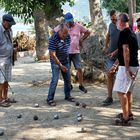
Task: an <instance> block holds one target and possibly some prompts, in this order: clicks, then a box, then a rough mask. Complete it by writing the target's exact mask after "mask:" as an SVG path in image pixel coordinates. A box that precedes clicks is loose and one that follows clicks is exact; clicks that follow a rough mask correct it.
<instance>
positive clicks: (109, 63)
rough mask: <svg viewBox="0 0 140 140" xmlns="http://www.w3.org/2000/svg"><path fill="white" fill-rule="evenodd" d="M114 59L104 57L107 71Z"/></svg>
mask: <svg viewBox="0 0 140 140" xmlns="http://www.w3.org/2000/svg"><path fill="white" fill-rule="evenodd" d="M115 61H116V60H113V59H109V58H107V59H106V65H105V66H106V70H107V71H108V70H109V69H110V68H111V67H112V66H113V64H114V63H115Z"/></svg>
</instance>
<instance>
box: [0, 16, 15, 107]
mask: <svg viewBox="0 0 140 140" xmlns="http://www.w3.org/2000/svg"><path fill="white" fill-rule="evenodd" d="M15 24H16V22H15V21H14V18H13V17H12V16H11V15H10V14H5V15H3V17H2V24H1V25H0V106H6V107H7V104H5V102H10V100H9V99H8V95H7V92H8V82H9V81H11V71H12V63H13V62H12V55H13V44H12V30H11V26H12V25H15ZM8 106H9V105H8Z"/></svg>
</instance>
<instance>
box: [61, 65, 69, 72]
mask: <svg viewBox="0 0 140 140" xmlns="http://www.w3.org/2000/svg"><path fill="white" fill-rule="evenodd" d="M60 69H61V70H62V71H63V72H65V73H66V72H67V71H68V68H67V67H65V66H64V65H60Z"/></svg>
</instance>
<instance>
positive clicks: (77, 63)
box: [69, 53, 81, 70]
mask: <svg viewBox="0 0 140 140" xmlns="http://www.w3.org/2000/svg"><path fill="white" fill-rule="evenodd" d="M69 61H70V66H71V62H72V63H73V65H74V67H75V69H76V70H78V69H81V57H80V54H79V53H76V54H69Z"/></svg>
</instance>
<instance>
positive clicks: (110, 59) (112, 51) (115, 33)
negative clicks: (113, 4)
mask: <svg viewBox="0 0 140 140" xmlns="http://www.w3.org/2000/svg"><path fill="white" fill-rule="evenodd" d="M110 18H111V21H112V22H111V23H110V25H109V29H108V33H107V35H106V46H105V49H104V52H105V54H106V55H107V61H106V67H107V90H108V96H107V98H106V99H105V100H104V101H103V105H104V106H107V105H111V104H112V103H113V98H112V89H113V83H114V77H115V73H116V71H114V73H110V72H109V69H110V68H111V67H112V65H113V64H114V62H115V60H116V58H117V43H118V38H119V33H120V31H119V30H118V29H117V26H116V23H117V16H116V11H115V10H112V11H111V12H110Z"/></svg>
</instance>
